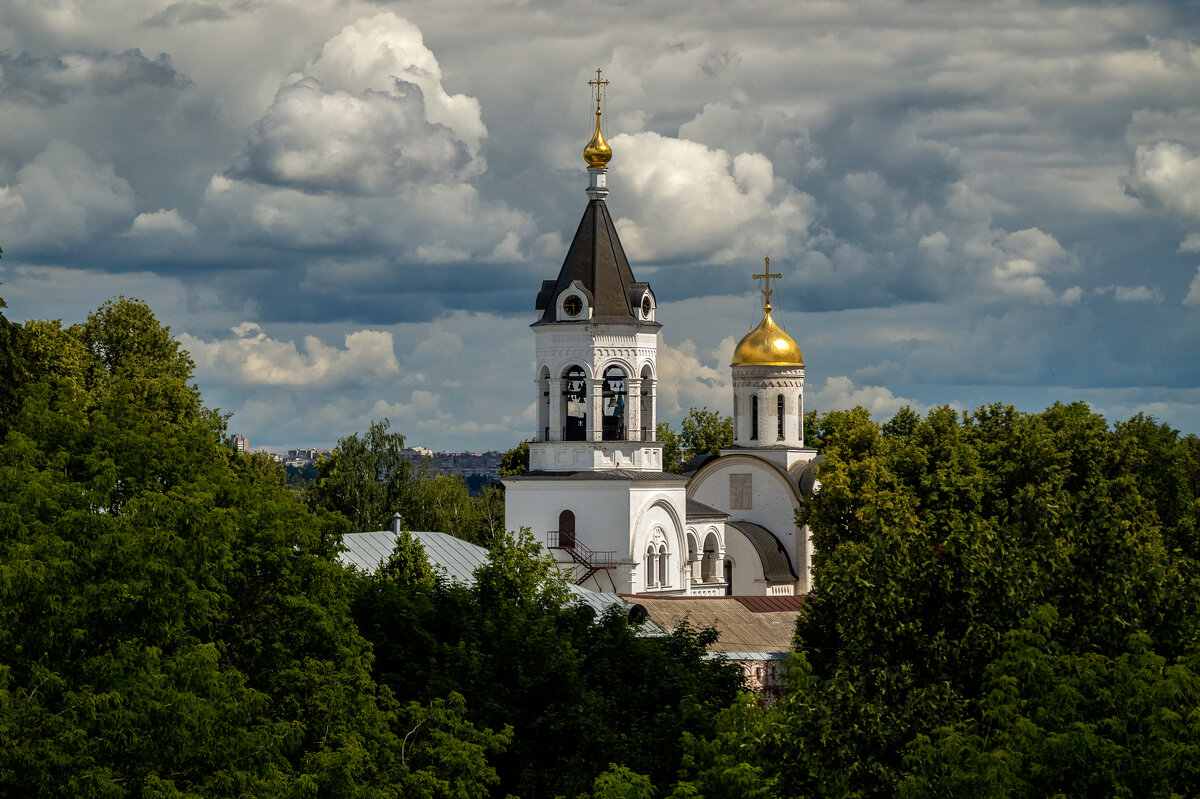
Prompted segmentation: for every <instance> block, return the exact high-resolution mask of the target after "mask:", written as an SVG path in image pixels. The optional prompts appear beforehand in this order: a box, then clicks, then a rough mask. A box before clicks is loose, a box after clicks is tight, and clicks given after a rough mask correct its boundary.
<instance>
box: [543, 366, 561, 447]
mask: <svg viewBox="0 0 1200 799" xmlns="http://www.w3.org/2000/svg"><path fill="white" fill-rule="evenodd" d="M562 384H563V381H562V380H555V379H553V378H551V380H550V422H549V425H550V436H549V438H547V439H546V440H547V441H562V437H563V425H564V424H566V419H565V418H564V417H563V396H562ZM538 432H539V433H540V432H541V431H540V430H539V431H538Z"/></svg>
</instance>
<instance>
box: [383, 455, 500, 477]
mask: <svg viewBox="0 0 1200 799" xmlns="http://www.w3.org/2000/svg"><path fill="white" fill-rule="evenodd" d="M400 456H401V457H402V458H404V459H405V460H407V461H408V462H409V463H411V464H412V465H413V468H414V469H420V468H421V466H422V465H424V464H425V462H426V461H428V462H429V465H430V466H431V467H433V468H434V469H435V470H437V471H438V472H441V473H442V474H457V475H459V476H461V477H470V476H471V475H480V476H482V477H486V478H488V479H489V480H499V479H500V459H501V458H503V457H504V453H503V452H499V451H492V452H433V451H432V450H428V449H426V448H425V447H408V448H406V449H404V450H402V451H401V453H400Z"/></svg>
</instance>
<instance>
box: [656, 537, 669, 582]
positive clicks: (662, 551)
mask: <svg viewBox="0 0 1200 799" xmlns="http://www.w3.org/2000/svg"><path fill="white" fill-rule="evenodd" d="M670 575H671V572H670V571H669V570H668V569H667V545H666V544H660V545H659V547H658V581H659V582H660V583H661V584H662V585H663V587H666V586H668V585H670V584H671V579H670Z"/></svg>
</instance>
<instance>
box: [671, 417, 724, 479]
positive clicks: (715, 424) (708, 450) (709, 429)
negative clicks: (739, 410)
mask: <svg viewBox="0 0 1200 799" xmlns="http://www.w3.org/2000/svg"><path fill="white" fill-rule="evenodd" d="M680 428H681V431H680V432H679V433H676V432H675V431H674V430H672V429H671V426H670V425H669V424H667V423H666V422H659V423H658V425H657V426H656V428H655V434H656V437H657V439H658V440H659V441H661V442H662V443H663V469H665V470H666V471H668V472H672V473H674V474H679V473H680V472H681V471H683V465H684V464H685V463H687V462H688V461H690V460H691V459H692V458H695V457H697V456H699V455H718V454H720V452H721V450H722V449H724V448H725V447H729V446H732V445H733V417H731V416H721V415H720V414H719V413H717V412H716V411H710V410H709V409H708V408H707V407H705V408H700V409H699V410H697V409H696V408H691V409H689V410H688V412H687V416H685V417H683V421H682V422H681V423H680Z"/></svg>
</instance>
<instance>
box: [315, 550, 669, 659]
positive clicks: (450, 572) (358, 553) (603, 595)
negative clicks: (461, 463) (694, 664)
mask: <svg viewBox="0 0 1200 799" xmlns="http://www.w3.org/2000/svg"><path fill="white" fill-rule="evenodd" d="M412 535H413V537H415V538H416V539H417V540H418V541H420V542H421V546H423V547H424V548H425V557H426V558H427V559H428V560H429V564H430V565H431V566H433V567H434V569H435V570H437V571H440V572H442V573H444V574H445V575H446V577H448V578H449V579H450V580H452V581H454V582H456V583H460V584H462V585H466V586H471V585H474V584H475V570H476V569H478V568H479V567H480V566H482V565H484V564H485V563H487V560H488V551H487V550H486V549H484V548H483V547H481V546H479V545H478V544H472V543H469V542H467V541H463V540H462V539H460V538H455V537H454V536H452V535H447V534H446V533H433V532H425V531H413V533H412ZM342 540H343V541H344V542H345V544H346V551H345V552H342V553H341V554H340V555H339V556H338V558H339V559H340V560H341V561H342V563H344V564H346V565H348V566H354V567H356V568H358V569H360V570H362V571H365V572H368V573H370V572H374V571H375V570H376V569H378V568H379V567H380V566H381V565H382V564H383V563H385V562H386V561H387V559H388V558H389V557H390V556H391V554H392V550H393V549H394V548H395V546H396V534H395V533H394V532H392V531H391V530H377V531H375V532H370V533H349V534H347V535H346V536H344V537H343V539H342ZM567 588H568V589H569V590H570V591H571V593H572V594H573V595H574V597H575V601H576V602H578V603H580V604H584V605H587V606H589V607H591V608H592V609H593V610H595V611H596V615H597V616H600V615H601V614H603V613H604V612H605V611H606V610H608V609H609V608H610V607H612V606H613V605H618V606H620V607H621V608H622V609H625V610H626V612H628V608H629V607H632V605H631V603H628V602H626V601H625V600H624V599H622V598H621V597H620V596H618V595H617V594H612V593H607V592H600V591H589V590H587V589H586V588H581V587H580V586H578V585H574V584H571V585H568V586H567ZM641 632H642V633H643V634H647V635H659V634H662V633H663V632H664V631H663V629H662V628H661V627H659V626H658V625H657V624H655V623H654V622H653V621H647V622H646V623H645V624H643V625H642V630H641Z"/></svg>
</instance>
